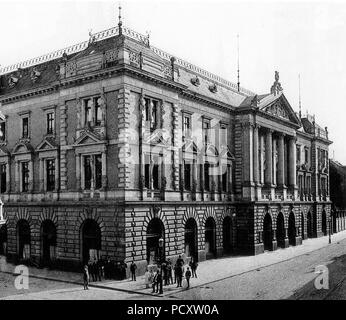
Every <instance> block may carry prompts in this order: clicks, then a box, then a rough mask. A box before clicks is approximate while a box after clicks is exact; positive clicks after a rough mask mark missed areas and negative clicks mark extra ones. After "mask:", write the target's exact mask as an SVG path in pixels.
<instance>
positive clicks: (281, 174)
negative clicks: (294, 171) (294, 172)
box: [277, 134, 285, 186]
mask: <svg viewBox="0 0 346 320" xmlns="http://www.w3.org/2000/svg"><path fill="white" fill-rule="evenodd" d="M277 184H278V185H279V186H284V184H285V145H284V134H280V135H279V141H278V181H277Z"/></svg>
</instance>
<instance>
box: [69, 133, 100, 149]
mask: <svg viewBox="0 0 346 320" xmlns="http://www.w3.org/2000/svg"><path fill="white" fill-rule="evenodd" d="M102 142H104V141H103V140H101V139H100V138H99V137H97V136H96V135H95V134H93V133H92V132H89V131H85V132H83V134H82V135H81V136H80V137H79V138H78V139H77V140H76V142H75V143H74V145H75V146H79V145H88V144H95V143H102Z"/></svg>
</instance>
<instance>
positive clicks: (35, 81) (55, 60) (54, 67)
mask: <svg viewBox="0 0 346 320" xmlns="http://www.w3.org/2000/svg"><path fill="white" fill-rule="evenodd" d="M122 34H123V36H124V37H123V39H124V42H125V46H127V47H128V48H131V49H130V50H132V51H134V52H137V53H138V52H141V53H142V54H143V55H145V57H146V58H147V59H149V60H148V70H146V71H149V72H151V73H152V72H154V73H155V68H156V69H157V70H156V71H159V75H161V76H164V74H165V68H167V69H169V68H170V67H171V58H172V57H173V56H172V55H171V54H168V53H166V52H164V51H162V50H160V49H158V48H156V47H153V46H149V45H148V43H147V38H146V37H145V36H143V35H141V34H139V33H137V32H135V31H132V30H130V29H128V28H123V31H122ZM94 38H95V39H94V41H91V42H87V41H86V42H83V43H80V44H77V45H75V46H71V47H69V48H67V49H62V50H58V51H56V52H54V53H51V54H47V55H45V56H42V57H39V58H35V59H31V60H28V61H25V62H23V63H18V64H16V65H12V66H9V67H5V68H2V69H1V68H0V89H1V92H0V93H1V95H4V94H12V93H17V92H21V91H25V90H30V89H35V88H38V87H42V86H48V85H51V84H52V83H54V82H55V81H58V80H59V64H60V63H61V62H63V61H64V59H66V61H72V60H78V59H80V58H83V57H85V56H88V55H91V54H100V53H103V52H105V51H107V50H108V49H111V48H114V47H115V40H114V39H117V38H120V37H119V35H118V28H112V29H109V30H106V31H102V32H100V33H97V34H95V35H94ZM174 59H175V62H174V63H175V67H176V72H177V77H176V78H175V79H174V82H176V83H177V84H181V85H183V86H185V87H186V88H187V89H188V90H189V91H191V92H192V93H196V94H199V95H201V96H206V97H208V98H210V99H213V100H215V101H216V102H222V103H224V104H227V105H230V106H233V107H236V106H239V105H240V104H241V103H242V101H243V100H244V99H245V98H246V97H247V96H249V95H252V94H254V93H253V92H251V91H249V90H246V89H244V88H240V90H239V92H238V88H237V85H236V84H234V83H231V82H229V81H227V80H224V79H222V78H221V77H219V76H217V75H214V74H212V73H210V72H208V71H206V70H203V69H201V68H199V67H197V66H194V65H192V64H190V63H188V62H186V61H184V60H182V59H179V58H174ZM150 60H151V61H150ZM154 60H156V61H160V62H161V66H154V67H152V66H151V65H152V62H153V61H154ZM41 62H42V63H41ZM160 69H161V70H160ZM37 72H38V73H37ZM1 75H2V76H1ZM36 75H37V76H36ZM196 79H197V80H196ZM195 80H196V81H195ZM57 84H58V82H57Z"/></svg>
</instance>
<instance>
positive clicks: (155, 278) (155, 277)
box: [153, 270, 159, 293]
mask: <svg viewBox="0 0 346 320" xmlns="http://www.w3.org/2000/svg"><path fill="white" fill-rule="evenodd" d="M158 275H159V270H157V272H156V273H155V275H154V278H153V293H155V292H156V287H157V277H158Z"/></svg>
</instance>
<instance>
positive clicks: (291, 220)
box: [288, 212, 296, 246]
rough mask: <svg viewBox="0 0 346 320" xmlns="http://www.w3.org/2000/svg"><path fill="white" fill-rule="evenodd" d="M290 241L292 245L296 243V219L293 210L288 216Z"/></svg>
mask: <svg viewBox="0 0 346 320" xmlns="http://www.w3.org/2000/svg"><path fill="white" fill-rule="evenodd" d="M288 241H289V244H290V246H295V245H296V219H295V217H294V213H293V212H291V213H290V215H289V217H288Z"/></svg>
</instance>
